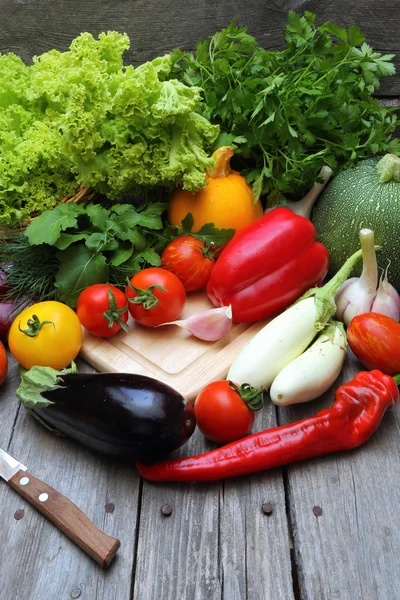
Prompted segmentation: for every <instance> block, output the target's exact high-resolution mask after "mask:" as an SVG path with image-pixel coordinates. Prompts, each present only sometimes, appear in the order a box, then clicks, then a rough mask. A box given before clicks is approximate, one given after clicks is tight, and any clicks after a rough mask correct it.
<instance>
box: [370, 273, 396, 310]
mask: <svg viewBox="0 0 400 600" xmlns="http://www.w3.org/2000/svg"><path fill="white" fill-rule="evenodd" d="M387 272H388V267H387V268H386V271H385V277H383V273H382V276H381V278H380V280H379V287H378V291H377V293H376V296H375V299H374V301H373V303H372V307H371V312H375V313H380V314H382V315H386V316H387V317H390V318H391V319H394V320H395V321H399V320H400V296H399V294H398V292H397V290H396V289H395V288H394V287H393V286H392V284H391V283H389V281H388V278H387Z"/></svg>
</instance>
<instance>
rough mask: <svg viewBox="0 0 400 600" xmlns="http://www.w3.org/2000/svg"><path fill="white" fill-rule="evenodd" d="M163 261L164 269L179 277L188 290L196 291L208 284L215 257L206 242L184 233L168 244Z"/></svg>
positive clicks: (162, 255) (163, 254) (162, 257)
mask: <svg viewBox="0 0 400 600" xmlns="http://www.w3.org/2000/svg"><path fill="white" fill-rule="evenodd" d="M161 262H162V266H163V267H164V269H168V271H171V273H175V275H176V276H177V277H179V279H180V280H181V281H182V283H183V285H184V286H185V290H186V291H187V292H195V291H197V290H201V288H203V287H205V286H206V285H207V281H208V280H209V278H210V275H211V271H212V269H213V266H214V263H215V258H214V254H213V253H212V252H211V251H210V250H208V249H207V248H206V247H205V245H204V242H202V241H201V240H198V239H196V238H194V237H192V236H191V235H184V236H182V237H178V238H177V239H176V240H174V241H173V242H171V243H170V244H168V246H167V247H166V248H165V250H164V252H163V253H162V254H161Z"/></svg>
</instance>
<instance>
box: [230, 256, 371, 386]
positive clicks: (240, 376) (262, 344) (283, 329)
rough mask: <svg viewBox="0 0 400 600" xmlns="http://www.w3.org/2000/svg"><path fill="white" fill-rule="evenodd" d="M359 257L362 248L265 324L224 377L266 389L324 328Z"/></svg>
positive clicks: (238, 383)
mask: <svg viewBox="0 0 400 600" xmlns="http://www.w3.org/2000/svg"><path fill="white" fill-rule="evenodd" d="M360 258H361V250H357V252H355V253H354V254H353V255H352V256H350V258H348V259H347V261H346V262H345V263H344V265H343V266H342V268H341V269H340V270H339V271H338V272H337V273H336V275H335V276H334V277H333V278H332V279H331V280H330V281H328V283H326V284H325V285H324V286H323V287H320V288H312V289H311V290H309V291H308V292H306V294H304V296H302V297H301V298H300V300H298V301H297V302H296V304H293V305H292V306H290V307H289V308H287V309H286V310H285V311H284V312H283V313H281V314H280V315H278V316H277V317H275V319H273V320H272V321H270V322H269V323H267V325H265V327H263V328H262V329H261V330H260V331H259V332H258V333H257V334H256V335H255V336H254V338H252V339H251V340H250V342H248V343H247V344H246V346H245V347H244V348H243V349H242V351H241V352H240V353H239V355H238V356H237V357H236V359H235V360H234V362H233V363H232V366H231V368H230V369H229V372H228V375H227V379H229V380H230V381H233V382H234V383H236V384H237V385H242V384H243V383H248V384H250V385H252V386H253V387H255V388H257V389H268V388H269V387H270V386H271V384H272V382H273V381H274V379H275V377H276V376H277V375H278V373H279V372H280V371H282V369H283V368H284V367H285V366H286V365H288V364H289V363H290V362H291V361H292V360H294V359H295V358H297V357H298V356H300V354H302V353H303V352H304V350H305V349H306V348H307V346H309V344H310V343H311V342H312V340H313V339H314V338H315V336H316V335H317V333H318V332H320V331H322V330H323V329H324V328H325V327H326V325H327V323H328V322H329V321H330V319H331V318H332V317H333V315H334V314H335V312H336V304H335V299H334V298H335V294H336V292H337V290H338V289H339V287H340V286H341V285H342V284H343V283H344V281H345V280H346V279H347V278H348V277H349V275H350V273H351V271H352V270H353V267H354V266H355V264H356V263H357V261H358V260H359V259H360Z"/></svg>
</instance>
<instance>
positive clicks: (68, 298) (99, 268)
mask: <svg viewBox="0 0 400 600" xmlns="http://www.w3.org/2000/svg"><path fill="white" fill-rule="evenodd" d="M57 258H58V260H59V263H60V267H59V269H58V272H57V275H56V279H55V284H54V285H55V287H56V288H57V289H58V293H57V298H58V300H60V301H61V302H65V304H68V305H69V306H75V304H76V301H77V300H78V296H79V294H80V293H81V292H82V291H83V290H84V289H85V288H87V287H88V286H89V285H93V284H94V283H106V282H107V281H108V275H109V269H108V265H107V260H106V257H105V256H104V255H103V254H101V253H99V252H93V251H91V250H90V249H89V248H87V247H86V246H84V245H83V244H75V245H74V246H70V247H69V248H68V249H67V250H64V251H63V252H58V253H57Z"/></svg>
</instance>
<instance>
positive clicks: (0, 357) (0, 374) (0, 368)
mask: <svg viewBox="0 0 400 600" xmlns="http://www.w3.org/2000/svg"><path fill="white" fill-rule="evenodd" d="M7 370H8V358H7V352H6V349H5V348H4V346H3V344H2V343H1V342H0V385H1V384H2V383H3V381H4V380H5V378H6V377H7Z"/></svg>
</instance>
